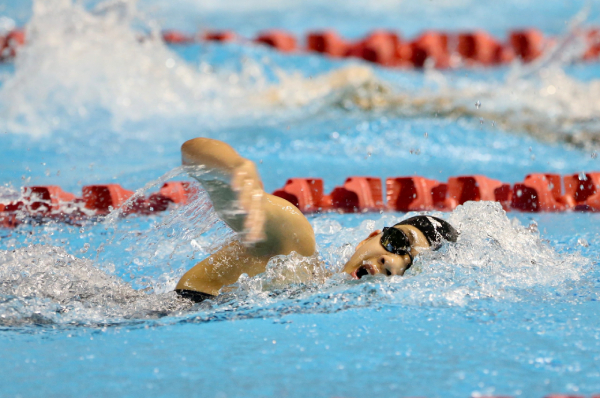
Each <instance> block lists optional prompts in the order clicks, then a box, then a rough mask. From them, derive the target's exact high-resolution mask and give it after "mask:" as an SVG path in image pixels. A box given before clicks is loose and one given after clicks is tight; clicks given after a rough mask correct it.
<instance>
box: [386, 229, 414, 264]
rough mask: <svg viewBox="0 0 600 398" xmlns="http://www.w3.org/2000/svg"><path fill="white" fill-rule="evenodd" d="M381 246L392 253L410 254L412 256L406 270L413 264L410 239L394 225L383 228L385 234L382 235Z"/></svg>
mask: <svg viewBox="0 0 600 398" xmlns="http://www.w3.org/2000/svg"><path fill="white" fill-rule="evenodd" d="M380 242H381V246H383V248H384V249H385V250H387V251H388V252H390V253H393V254H398V255H400V256H403V255H408V257H410V263H408V266H407V267H406V269H405V270H407V269H409V268H410V267H411V266H412V264H413V256H412V254H410V248H411V246H410V241H409V240H408V236H406V234H405V233H404V231H402V230H401V229H398V228H394V227H385V228H383V234H382V235H381V240H380Z"/></svg>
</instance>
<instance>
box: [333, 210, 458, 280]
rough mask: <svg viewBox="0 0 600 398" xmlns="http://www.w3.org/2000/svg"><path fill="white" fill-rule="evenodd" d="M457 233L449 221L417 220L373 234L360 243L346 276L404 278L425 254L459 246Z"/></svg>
mask: <svg viewBox="0 0 600 398" xmlns="http://www.w3.org/2000/svg"><path fill="white" fill-rule="evenodd" d="M457 238H458V232H457V231H456V230H455V229H454V227H452V225H450V224H448V223H447V222H446V221H444V220H442V219H439V218H437V217H432V216H415V217H411V218H409V219H407V220H404V221H401V222H399V223H398V224H396V225H394V226H393V227H389V228H384V229H383V231H381V230H377V231H373V232H372V233H371V234H370V235H369V236H368V237H367V238H366V239H365V240H363V241H362V242H360V243H359V244H358V246H357V247H356V251H355V252H354V254H353V255H352V258H350V261H348V262H347V263H346V265H345V266H344V272H346V273H348V274H350V275H352V276H353V277H354V278H355V279H360V278H362V277H363V276H365V275H375V274H384V275H388V276H391V275H404V272H406V270H407V269H409V268H410V267H411V265H412V262H413V260H414V258H415V257H416V256H417V255H418V254H419V253H421V252H423V251H426V250H437V249H439V248H440V247H441V246H442V244H443V243H444V242H445V241H449V242H456V239H457Z"/></svg>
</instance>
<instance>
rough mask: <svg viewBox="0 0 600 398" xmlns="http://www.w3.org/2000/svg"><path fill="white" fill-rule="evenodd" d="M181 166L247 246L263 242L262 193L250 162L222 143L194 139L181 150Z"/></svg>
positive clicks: (256, 173) (260, 185) (255, 172)
mask: <svg viewBox="0 0 600 398" xmlns="http://www.w3.org/2000/svg"><path fill="white" fill-rule="evenodd" d="M181 163H182V164H183V165H184V166H189V169H188V172H189V174H190V175H191V176H192V177H194V178H195V179H197V180H198V181H199V182H200V183H201V184H202V186H203V187H204V189H206V191H207V192H208V194H209V196H210V199H211V201H212V203H213V206H214V208H215V210H216V212H217V214H218V215H219V217H220V218H221V219H222V220H223V221H225V223H227V225H229V226H230V227H231V228H232V229H233V230H234V231H236V232H238V233H241V234H243V237H244V241H245V242H246V243H248V244H252V243H256V242H259V241H261V240H264V239H265V235H264V222H265V214H264V205H263V201H264V191H263V189H262V182H261V181H260V177H259V175H258V172H257V171H256V167H255V166H254V163H253V162H252V161H250V160H248V159H245V158H243V157H241V156H240V155H239V154H238V153H237V152H236V151H235V150H234V149H233V148H232V147H231V146H229V145H227V144H226V143H224V142H222V141H218V140H213V139H210V138H194V139H192V140H189V141H186V142H185V143H184V144H183V145H182V146H181ZM193 166H200V167H198V168H197V169H194V167H193Z"/></svg>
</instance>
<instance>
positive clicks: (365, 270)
mask: <svg viewBox="0 0 600 398" xmlns="http://www.w3.org/2000/svg"><path fill="white" fill-rule="evenodd" d="M367 275H375V269H373V266H372V265H371V264H363V265H361V266H360V267H359V268H358V269H357V270H356V271H354V272H353V273H352V277H354V279H360V278H362V277H363V276H367Z"/></svg>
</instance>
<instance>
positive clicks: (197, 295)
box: [175, 289, 216, 303]
mask: <svg viewBox="0 0 600 398" xmlns="http://www.w3.org/2000/svg"><path fill="white" fill-rule="evenodd" d="M175 292H176V293H177V294H178V295H180V296H181V297H183V298H186V299H189V300H192V301H193V302H194V303H201V302H203V301H204V300H208V299H213V298H215V297H216V296H213V295H212V294H208V293H202V292H197V291H194V290H187V289H176V290H175Z"/></svg>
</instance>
